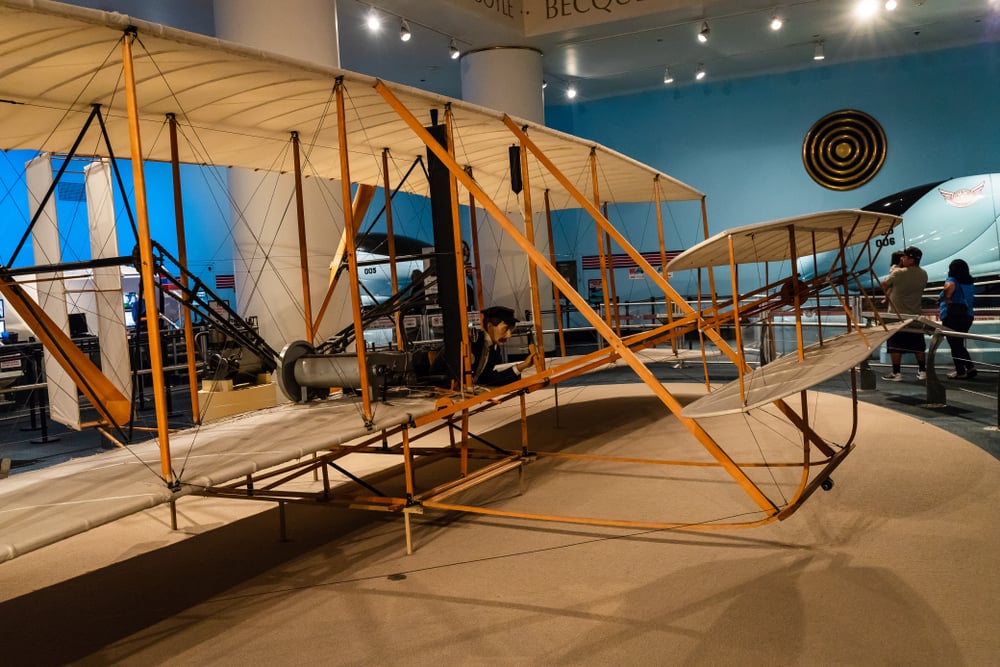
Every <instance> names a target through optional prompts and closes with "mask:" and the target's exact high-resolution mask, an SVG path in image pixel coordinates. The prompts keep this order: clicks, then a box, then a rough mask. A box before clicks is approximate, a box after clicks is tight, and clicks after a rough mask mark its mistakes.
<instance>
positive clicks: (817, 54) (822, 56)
mask: <svg viewBox="0 0 1000 667" xmlns="http://www.w3.org/2000/svg"><path fill="white" fill-rule="evenodd" d="M813 60H826V53H824V52H823V42H816V49H815V50H814V51H813Z"/></svg>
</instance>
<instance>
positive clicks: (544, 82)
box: [542, 79, 549, 90]
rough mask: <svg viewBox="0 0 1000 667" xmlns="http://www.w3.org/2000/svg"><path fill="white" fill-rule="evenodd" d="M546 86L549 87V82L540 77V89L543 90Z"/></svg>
mask: <svg viewBox="0 0 1000 667" xmlns="http://www.w3.org/2000/svg"><path fill="white" fill-rule="evenodd" d="M548 87H549V82H548V81H546V80H545V79H542V90H545V89H546V88H548Z"/></svg>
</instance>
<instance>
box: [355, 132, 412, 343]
mask: <svg viewBox="0 0 1000 667" xmlns="http://www.w3.org/2000/svg"><path fill="white" fill-rule="evenodd" d="M382 183H383V185H382V190H383V192H384V193H385V234H386V239H387V240H388V241H389V282H390V284H391V285H392V293H393V294H396V293H397V292H399V276H398V275H397V274H396V236H395V232H394V231H393V229H392V190H391V189H390V188H389V149H388V148H383V149H382ZM355 219H356V220H360V218H359V217H357V212H356V211H355ZM401 317H402V315H401V313H400V312H399V310H397V311H396V312H395V313H393V317H392V319H393V328H394V329H395V330H396V349H398V350H402V349H403V323H402V322H401V321H400V318H401Z"/></svg>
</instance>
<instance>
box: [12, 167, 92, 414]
mask: <svg viewBox="0 0 1000 667" xmlns="http://www.w3.org/2000/svg"><path fill="white" fill-rule="evenodd" d="M24 173H25V180H26V181H27V185H28V211H29V213H30V214H31V215H32V216H34V215H35V214H36V213H37V212H38V210H39V207H40V206H41V204H42V200H43V199H44V198H45V193H46V192H47V191H48V189H49V187H50V186H51V185H52V159H51V158H50V156H49V155H48V154H45V155H41V156H39V157H37V158H35V159H34V160H31V161H30V162H28V163H27V164H26V165H25V167H24ZM31 245H32V250H33V252H34V263H35V264H58V263H60V262H61V261H62V250H61V243H60V239H59V223H58V221H57V220H56V200H55V197H50V198H49V200H48V201H47V202H46V203H45V208H43V209H41V214H40V215H39V216H38V221H37V222H36V223H35V226H34V228H33V229H32V232H31ZM42 277H43V278H51V280H42V281H41V282H40V283H39V284H38V291H37V294H38V305H39V306H41V307H42V310H44V311H45V314H46V315H48V316H49V318H51V319H52V322H53V323H55V325H56V326H58V327H59V328H60V329H61V330H62V331H63V333H65V334H67V335H69V315H68V314H67V310H66V287H65V285H64V283H63V280H62V278H63V274H62V271H58V272H56V273H53V274H49V275H47V276H42ZM44 364H45V381H46V383H47V384H48V388H47V389H48V392H49V415H50V416H51V417H52V421H54V422H57V423H59V424H63V425H65V426H68V427H69V428H72V429H75V430H77V431H79V430H80V402H79V400H78V399H77V397H76V384H75V383H74V382H73V379H72V378H71V377H70V376H69V373H67V372H66V371H65V370H63V367H62V366H60V365H59V362H57V361H56V360H55V358H54V357H53V356H52V355H51V354H50V353H49V351H48V350H46V351H45V354H44Z"/></svg>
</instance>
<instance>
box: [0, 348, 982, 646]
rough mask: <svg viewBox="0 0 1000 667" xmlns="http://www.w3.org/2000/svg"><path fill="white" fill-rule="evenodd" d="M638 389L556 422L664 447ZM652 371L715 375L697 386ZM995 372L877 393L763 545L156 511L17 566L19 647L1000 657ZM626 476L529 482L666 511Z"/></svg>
mask: <svg viewBox="0 0 1000 667" xmlns="http://www.w3.org/2000/svg"><path fill="white" fill-rule="evenodd" d="M660 366H662V368H661V367H660ZM875 370H876V372H879V371H881V370H882V369H880V368H876V369H875ZM630 373H631V371H628V370H622V371H618V370H614V371H610V372H604V373H602V374H599V375H595V376H591V377H588V378H586V379H585V380H580V381H579V383H578V384H577V385H575V386H568V387H564V388H563V389H561V390H560V391H561V392H562V394H561V395H562V396H563V399H564V402H565V409H566V412H565V413H564V418H563V419H561V420H559V424H558V426H557V427H553V428H558V430H559V432H560V434H561V436H562V437H565V438H568V439H570V440H573V439H575V438H579V439H584V438H588V437H593V436H594V434H595V432H597V433H599V434H600V439H601V441H602V443H604V444H607V445H610V446H613V445H614V443H616V442H623V441H626V440H628V441H629V442H645V441H647V440H649V441H652V440H654V439H655V440H662V439H668V440H669V438H670V437H671V433H673V432H675V430H676V429H678V428H679V425H678V424H677V421H676V420H675V419H674V418H672V417H669V416H663V415H662V414H660V413H657V414H656V415H651V414H650V410H649V403H648V402H645V401H642V400H638V399H637V398H633V397H638V396H640V395H642V393H643V391H644V389H643V387H642V386H641V385H637V384H635V383H634V382H630V379H629V376H630ZM656 373H657V375H658V377H660V378H661V379H662V380H664V381H665V382H666V381H669V382H678V383H681V382H688V381H692V382H696V381H697V377H698V373H699V369H698V368H691V367H688V368H680V369H678V368H674V367H673V366H671V365H667V364H662V365H658V366H657V367H656ZM910 374H911V375H912V372H911V373H910ZM983 378H984V375H980V379H978V380H977V382H978V383H979V384H975V383H964V384H962V385H958V384H955V383H952V384H949V385H947V387H948V407H947V408H928V407H924V406H923V405H922V403H924V402H925V401H923V400H922V396H923V391H924V389H923V387H922V385H921V383H917V382H916V381H915V380H911V381H906V382H902V383H893V384H891V385H889V384H888V383H884V382H881V381H880V382H879V384H878V388H877V390H875V391H869V392H864V393H863V394H862V396H861V398H862V403H861V406H860V419H859V421H860V430H859V433H858V437H857V449H856V450H855V451H854V452H853V453H852V454H851V455H850V456H849V457H848V458H847V459H846V460H845V462H844V464H843V465H842V466H841V467H840V468H839V469H838V470H837V471H836V473H835V475H834V476H835V478H836V485H835V486H834V488H833V489H832V490H831V491H830V492H828V493H817V494H816V495H815V496H814V497H813V498H811V499H810V500H809V501H808V502H807V503H806V504H805V505H804V506H803V507H802V508H801V509H800V510H799V511H798V512H796V513H795V514H794V515H793V516H792V517H790V518H789V519H788V520H786V521H782V522H775V523H771V524H768V525H766V526H763V527H759V528H753V529H749V530H738V531H727V532H707V533H692V532H683V531H669V530H656V531H650V530H636V529H612V528H593V527H584V526H573V525H568V524H550V523H533V522H525V521H519V520H505V519H499V518H491V517H485V516H472V515H464V514H457V513H427V514H424V515H420V516H417V517H415V520H414V533H413V534H414V543H415V551H414V553H413V554H412V555H406V554H405V549H404V539H403V529H402V520H401V519H400V518H399V517H396V516H388V515H384V514H371V513H352V512H347V511H341V510H331V509H329V508H319V507H309V506H302V505H296V506H290V507H289V508H288V511H287V531H288V537H289V540H288V541H285V542H282V541H280V540H278V539H277V536H278V530H277V525H278V512H277V510H276V509H275V508H274V506H273V505H270V504H257V503H237V502H234V501H221V500H215V499H206V498H194V497H192V498H184V499H182V502H179V503H178V514H179V519H180V524H181V528H180V530H178V531H171V530H170V529H169V513H168V510H167V508H165V507H160V508H156V509H153V510H150V511H147V512H144V513H141V514H138V515H134V516H132V517H129V518H127V519H125V520H121V521H118V522H115V523H113V524H110V525H106V526H102V527H99V528H96V529H94V530H91V531H89V532H87V533H84V534H82V535H79V536H77V537H74V538H71V539H69V540H66V541H64V542H62V543H60V544H57V545H55V546H52V547H47V548H44V549H41V550H39V551H36V552H32V553H29V554H27V555H25V556H22V557H20V558H18V559H15V560H13V561H10V562H7V563H4V564H2V565H0V635H2V636H3V638H4V639H3V647H2V650H3V655H4V657H5V661H7V660H9V661H10V664H66V663H74V664H84V665H86V664H95V665H96V664H135V665H139V664H141V665H150V664H165V663H170V664H195V663H198V664H241V665H246V664H301V663H302V662H304V661H306V660H310V661H312V660H321V661H322V662H323V663H324V664H337V665H362V664H384V665H395V664H399V665H403V664H405V665H424V664H426V665H431V664H434V665H438V664H442V663H444V664H518V665H529V664H567V665H568V664H573V665H583V664H586V665H601V664H635V665H643V664H649V665H662V664H679V663H682V664H691V665H702V664H704V665H710V664H711V665H717V664H733V663H736V662H739V663H740V664H761V665H763V664H768V665H773V664H783V665H789V664H792V665H795V664H852V665H861V664H907V665H943V664H966V665H987V664H996V656H997V655H1000V632H998V630H1000V623H998V621H997V620H996V617H995V614H993V613H992V610H993V608H994V607H995V604H996V600H997V599H1000V577H998V575H997V567H996V554H997V553H998V547H1000V528H998V526H1000V502H998V501H1000V461H998V440H1000V436H998V434H997V432H996V430H995V426H996V417H997V415H996V376H995V375H990V374H985V379H983ZM886 385H888V386H886ZM846 386H847V385H846V381H845V379H844V378H835V379H834V380H831V381H829V382H827V383H824V385H823V387H821V389H822V390H823V393H821V394H820V395H819V398H818V405H819V409H821V410H826V409H827V407H828V406H829V411H841V412H840V413H838V414H842V411H843V410H844V406H845V405H847V404H848V402H847V401H846V399H845V398H844V397H843V396H842V394H843V393H844V390H845V387H846ZM574 405H575V406H577V407H576V409H575V410H576V411H575V412H574V411H573V409H574V408H573V407H572V406H574ZM77 437H83V436H77V435H71V436H69V437H67V438H65V439H64V440H61V441H60V442H63V443H64V445H65V446H66V448H67V449H68V450H70V453H71V454H72V455H79V453H76V454H73V452H81V451H83V450H86V449H87V447H88V446H90V447H93V446H94V445H87V446H85V445H83V444H82V443H81V444H79V446H76V445H73V444H72V442H71V441H72V440H73V438H77ZM55 444H56V443H52V445H53V447H54V446H55ZM25 446H27V445H25ZM96 446H98V447H100V445H99V443H98V444H97V445H96ZM5 447H9V445H5ZM73 447H76V449H73ZM35 451H36V452H37V451H38V450H35ZM4 455H5V456H7V455H8V454H4ZM57 456H59V455H57V454H48V453H47V454H45V455H36V456H35V458H37V459H40V460H39V461H38V462H36V463H35V464H32V465H37V464H38V463H41V462H42V460H45V461H50V460H52V459H54V458H56V457H57ZM12 458H15V459H17V460H18V461H23V460H25V457H24V455H23V454H19V455H18V456H16V457H12ZM16 471H17V468H15V474H16ZM626 477H627V476H622V475H606V476H593V475H584V474H580V475H575V476H564V477H563V479H561V480H560V484H558V485H557V484H554V483H553V481H552V476H546V475H543V474H541V473H534V472H533V470H532V466H528V468H527V469H526V489H527V495H529V496H530V495H532V494H533V495H534V496H535V497H536V498H545V497H546V496H551V495H555V494H559V495H560V496H561V497H562V498H563V499H564V500H565V499H566V497H567V496H569V498H570V499H571V500H572V501H573V502H577V503H580V504H587V503H598V502H599V503H600V504H602V506H605V507H612V508H623V509H626V510H627V509H630V508H642V507H644V506H646V505H648V504H650V503H654V502H656V501H657V498H655V497H653V496H651V495H650V494H649V493H648V488H649V487H648V486H647V485H646V482H647V481H648V480H644V479H640V478H638V477H633V478H628V479H626ZM516 491H517V482H516V481H512V479H510V478H507V479H505V478H499V479H498V480H496V481H495V482H491V486H490V487H489V488H488V489H486V490H484V493H488V494H493V498H492V501H493V502H497V503H504V502H507V501H508V500H509V499H510V497H511V496H512V494H516ZM714 491H715V490H714V489H713V488H708V487H707V488H706V489H704V491H703V492H699V493H695V494H692V496H698V497H688V498H686V499H685V500H684V502H692V503H700V502H705V501H706V499H711V498H712V497H713V494H714ZM0 511H2V509H0Z"/></svg>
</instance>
